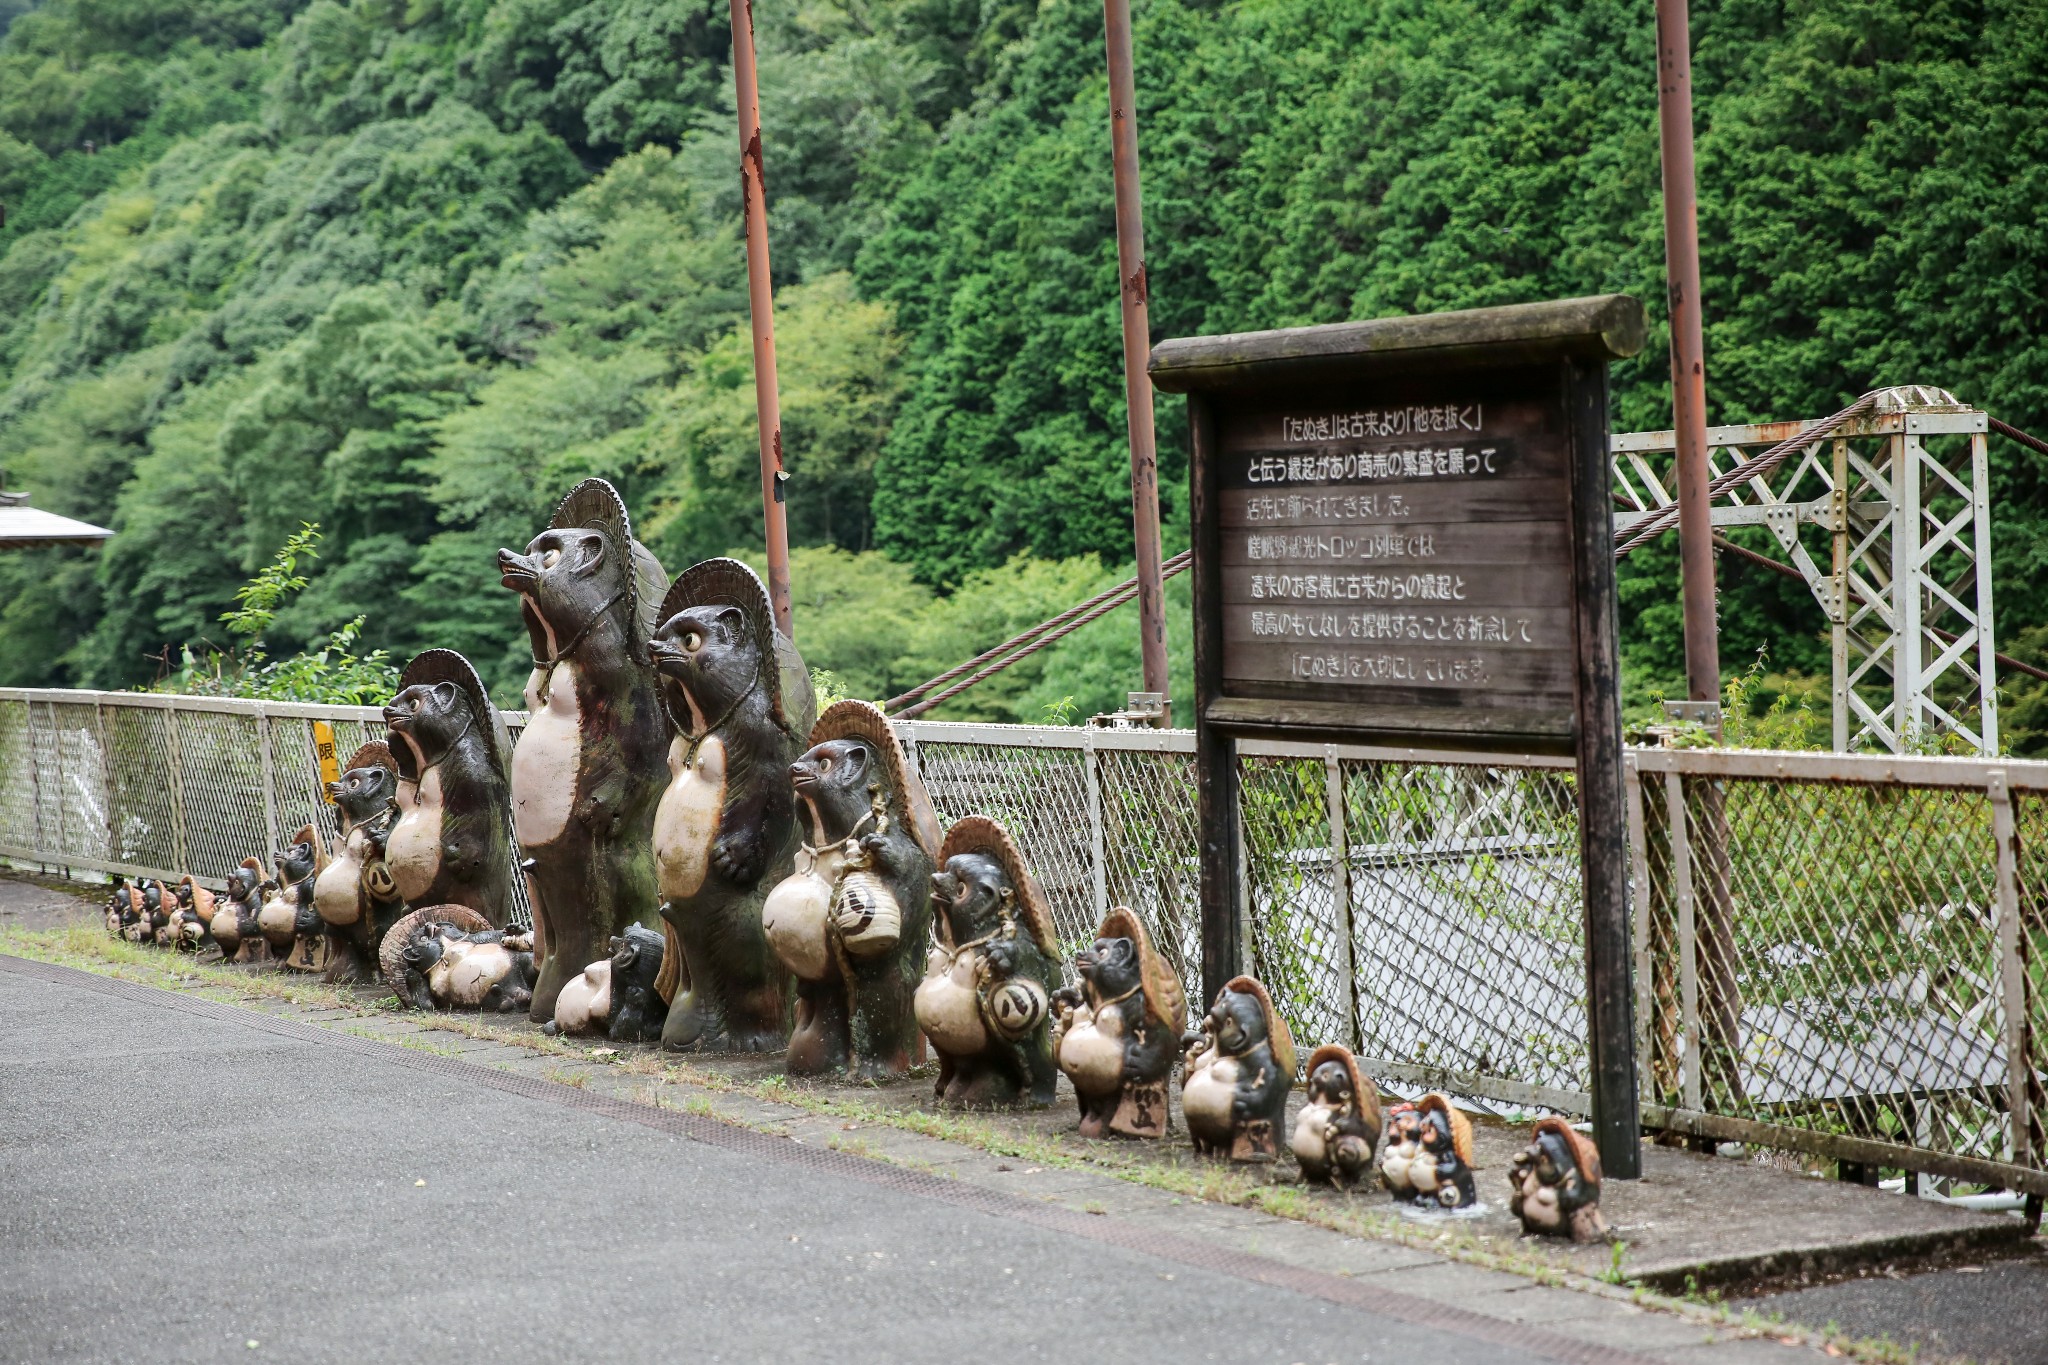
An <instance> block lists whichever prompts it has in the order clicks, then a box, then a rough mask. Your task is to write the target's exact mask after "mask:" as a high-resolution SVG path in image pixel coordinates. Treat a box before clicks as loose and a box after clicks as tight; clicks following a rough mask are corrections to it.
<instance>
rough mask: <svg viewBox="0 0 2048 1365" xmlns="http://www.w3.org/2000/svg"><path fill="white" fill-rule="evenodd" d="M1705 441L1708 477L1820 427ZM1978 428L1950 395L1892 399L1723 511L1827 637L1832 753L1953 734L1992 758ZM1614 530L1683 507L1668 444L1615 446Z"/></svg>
mask: <svg viewBox="0 0 2048 1365" xmlns="http://www.w3.org/2000/svg"><path fill="white" fill-rule="evenodd" d="M1816 425H1817V423H1815V422H1807V421H1799V422H1765V423H1758V424H1754V425H1748V426H1726V427H1710V428H1709V429H1708V432H1707V437H1708V444H1709V447H1710V449H1711V472H1710V475H1709V477H1711V478H1719V477H1721V476H1722V475H1724V474H1727V473H1730V472H1739V471H1740V470H1741V467H1742V465H1743V464H1744V463H1745V462H1748V461H1752V460H1754V459H1755V458H1756V456H1757V454H1758V453H1760V452H1761V451H1763V450H1765V449H1767V448H1769V447H1771V446H1774V445H1777V444H1779V443H1780V442H1783V441H1786V440H1789V439H1791V438H1793V437H1795V436H1797V435H1798V434H1799V433H1800V432H1802V431H1805V430H1809V429H1811V428H1813V427H1814V426H1816ZM1986 427H1987V419H1986V417H1985V414H1984V413H1983V412H1981V411H1979V410H1977V409H1975V408H1972V407H1970V406H1969V405H1967V404H1965V403H1961V402H1958V401H1957V400H1956V398H1955V397H1954V395H1952V394H1949V393H1947V392H1945V391H1943V390H1941V389H1934V388H1925V387H1920V386H1909V387H1903V388H1894V389H1886V390H1884V391H1883V392H1882V393H1880V394H1879V395H1878V398H1877V402H1876V404H1875V406H1874V408H1873V410H1872V411H1870V412H1868V413H1866V414H1865V415H1863V416H1862V417H1860V418H1856V419H1852V420H1851V421H1850V422H1848V423H1847V424H1845V425H1844V426H1842V427H1841V428H1840V429H1839V430H1837V431H1836V432H1834V433H1833V434H1832V435H1827V436H1824V437H1822V438H1821V439H1817V440H1816V441H1814V442H1813V444H1811V445H1810V446H1807V447H1805V448H1803V449H1800V450H1798V451H1796V452H1795V453H1794V454H1793V455H1792V456H1791V457H1790V458H1788V459H1786V460H1785V461H1784V462H1782V463H1781V464H1779V465H1777V467H1776V468H1775V469H1770V470H1765V471H1760V472H1759V473H1758V474H1757V476H1756V477H1754V478H1751V479H1749V480H1747V481H1745V482H1743V483H1741V484H1740V485H1738V487H1737V488H1736V489H1735V490H1734V491H1733V492H1732V493H1731V494H1730V496H1729V498H1728V501H1727V502H1726V503H1725V504H1723V505H1719V506H1716V507H1715V508H1714V509H1713V510H1714V526H1715V528H1716V529H1717V530H1719V531H1727V530H1732V529H1734V528H1737V527H1759V526H1760V527H1762V528H1763V529H1764V530H1766V531H1768V532H1769V533H1770V536H1771V543H1772V545H1773V546H1774V547H1775V549H1776V551H1777V557H1779V558H1781V559H1783V560H1784V561H1785V562H1786V563H1788V564H1790V565H1791V566H1792V567H1793V568H1795V569H1797V570H1798V571H1799V575H1800V577H1802V578H1803V579H1804V580H1805V581H1806V585H1807V587H1808V589H1809V590H1810V591H1811V592H1812V593H1813V598H1814V601H1815V602H1817V603H1818V604H1819V605H1820V609H1821V612H1822V613H1823V614H1824V615H1825V616H1826V618H1827V620H1828V623H1829V628H1830V633H1831V635H1832V646H1833V649H1832V654H1833V659H1832V664H1833V667H1832V672H1833V703H1834V705H1833V715H1834V747H1835V748H1836V750H1838V751H1841V752H1847V751H1849V750H1851V749H1856V748H1862V747H1865V746H1866V745H1870V744H1875V745H1877V746H1880V747H1882V748H1885V749H1888V750H1890V751H1892V752H1893V753H1901V752H1908V751H1911V750H1914V749H1916V748H1919V747H1921V746H1922V745H1924V744H1925V743H1926V741H1927V740H1928V739H1930V738H1931V737H1933V736H1935V735H1937V734H1943V733H1946V734H1953V735H1955V736H1958V737H1960V738H1961V739H1963V740H1965V741H1966V742H1967V743H1968V744H1970V746H1971V747H1973V748H1974V749H1976V750H1977V751H1978V752H1979V753H1984V754H1993V753H1996V752H1997V750H1998V697H1997V689H1998V675H1997V667H1996V660H1995V658H1994V653H1995V650H1996V647H1997V646H1996V643H1995V640H1996V636H1995V632H1994V626H1993V619H1994V618H1993V612H1992V601H1991V488H1990V478H1989V474H1988V471H1987V462H1986V450H1985V432H1986ZM1612 450H1613V461H1614V463H1613V471H1614V491H1615V515H1614V522H1615V528H1616V529H1617V530H1618V531H1626V530H1628V529H1629V528H1630V527H1632V526H1634V525H1635V524H1636V523H1638V522H1640V521H1641V520H1642V519H1643V518H1644V517H1645V516H1647V515H1649V514H1651V513H1653V512H1655V511H1656V510H1657V509H1659V508H1663V507H1667V506H1669V505H1670V504H1671V503H1672V502H1673V501H1674V500H1675V498H1676V496H1677V487H1676V466H1675V459H1674V450H1675V440H1674V436H1673V433H1671V432H1669V431H1645V432H1631V433H1627V434H1624V435H1617V436H1616V437H1614V439H1613V446H1612Z"/></svg>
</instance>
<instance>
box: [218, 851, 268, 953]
mask: <svg viewBox="0 0 2048 1365" xmlns="http://www.w3.org/2000/svg"><path fill="white" fill-rule="evenodd" d="M263 898H264V897H263V865H262V864H261V863H259V862H257V861H256V860H255V859H254V858H244V859H242V865H241V866H240V867H238V868H235V869H234V870H233V871H231V872H229V873H228V893H227V895H225V896H223V897H221V898H220V899H219V900H218V901H217V902H215V909H214V912H213V922H212V924H211V926H210V927H211V929H212V931H213V941H214V942H215V943H218V944H219V945H220V956H221V961H223V962H265V961H268V960H269V958H270V945H269V944H268V943H267V942H265V941H264V938H263V933H262V929H261V926H260V925H259V923H258V917H259V916H261V915H262V913H263Z"/></svg>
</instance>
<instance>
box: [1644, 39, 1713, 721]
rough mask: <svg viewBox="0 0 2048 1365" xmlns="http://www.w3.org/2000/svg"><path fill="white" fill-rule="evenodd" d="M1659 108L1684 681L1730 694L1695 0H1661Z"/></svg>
mask: <svg viewBox="0 0 2048 1365" xmlns="http://www.w3.org/2000/svg"><path fill="white" fill-rule="evenodd" d="M1657 112H1658V121H1659V123H1660V125H1661V127H1660V133H1661V135H1662V143H1663V151H1664V261H1665V266H1664V269H1665V279H1666V282H1667V288H1668V290H1669V293H1670V297H1671V425H1672V429H1673V432H1674V434H1675V436H1676V438H1677V443H1678V554H1679V563H1680V581H1681V583H1682V585H1683V591H1684V597H1685V681H1686V690H1687V695H1688V696H1690V697H1691V698H1692V700H1694V701H1703V702H1716V701H1719V700H1720V698H1721V645H1720V633H1719V629H1718V627H1717V625H1716V622H1715V619H1714V540H1713V537H1714V525H1713V510H1712V506H1711V501H1710V495H1709V493H1708V491H1707V483H1708V474H1707V365H1706V344H1705V342H1704V340H1703V339H1702V338H1701V336H1700V229H1699V212H1698V199H1697V195H1696V194H1695V192H1694V185H1693V162H1692V37H1691V30H1690V25H1689V22H1688V19H1687V15H1686V0H1657Z"/></svg>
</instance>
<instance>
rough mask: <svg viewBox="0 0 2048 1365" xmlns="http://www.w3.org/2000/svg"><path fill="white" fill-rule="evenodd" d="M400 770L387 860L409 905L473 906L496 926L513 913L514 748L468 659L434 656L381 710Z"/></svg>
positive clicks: (426, 657)
mask: <svg viewBox="0 0 2048 1365" xmlns="http://www.w3.org/2000/svg"><path fill="white" fill-rule="evenodd" d="M384 724H385V726H386V728H387V729H388V730H389V732H390V738H389V740H388V744H389V747H390V749H391V755H392V757H393V759H395V760H396V761H397V764H398V795H397V802H398V818H397V820H396V821H395V822H393V824H392V826H391V835H390V838H389V839H388V840H386V842H385V847H384V861H385V863H386V864H387V865H388V866H389V867H390V869H391V879H392V881H393V882H394V883H395V884H396V885H397V887H398V894H399V895H400V896H401V897H403V898H404V899H405V901H406V903H407V904H410V905H466V906H468V907H469V908H470V909H472V910H474V911H476V912H477V913H478V914H480V915H482V916H483V917H484V919H485V920H486V921H487V922H489V923H491V924H494V925H498V924H504V923H505V922H506V921H507V919H508V918H509V917H510V915H511V911H512V840H511V832H510V831H511V781H510V776H509V772H510V768H509V765H510V763H511V745H510V744H509V742H508V741H507V740H506V736H505V724H504V720H503V718H501V717H500V716H499V714H498V709H497V708H496V707H495V706H492V705H491V699H490V695H489V693H488V692H486V691H485V689H484V685H483V680H482V679H481V678H479V677H478V676H477V674H476V670H475V669H473V668H471V667H470V666H469V660H467V659H465V658H463V657H462V656H461V655H460V654H457V653H455V652H454V651H453V650H447V649H430V650H428V651H426V652H425V653H423V654H420V655H418V656H417V657H415V658H414V659H413V661H412V662H411V663H409V664H407V665H406V668H405V673H404V674H403V675H402V676H401V677H400V678H399V691H398V695H397V696H395V697H393V698H392V699H391V704H390V705H389V706H386V707H385V708H384Z"/></svg>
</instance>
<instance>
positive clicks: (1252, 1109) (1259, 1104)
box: [1180, 976, 1295, 1161]
mask: <svg viewBox="0 0 2048 1365" xmlns="http://www.w3.org/2000/svg"><path fill="white" fill-rule="evenodd" d="M1182 1042H1183V1043H1184V1044H1185V1046H1186V1051H1185V1053H1184V1055H1183V1060H1184V1061H1185V1062H1186V1064H1187V1070H1186V1071H1185V1072H1183V1073H1182V1078H1181V1087H1180V1105H1181V1115H1182V1117H1184V1118H1186V1119H1187V1122H1188V1136H1189V1137H1190V1138H1192V1139H1193V1140H1194V1144H1195V1150H1196V1151H1197V1152H1202V1153H1205V1154H1211V1155H1215V1156H1228V1157H1229V1158H1230V1159H1231V1160H1232V1161H1271V1160H1272V1159H1273V1158H1274V1156H1275V1155H1276V1154H1277V1152H1278V1135H1279V1133H1280V1131H1281V1129H1282V1127H1283V1126H1284V1125H1285V1124H1286V1122H1287V1092H1288V1091H1289V1090H1291V1089H1292V1088H1293V1086H1294V1065H1295V1055H1294V1038H1293V1035H1291V1034H1290V1033H1289V1032H1288V1031H1287V1021H1286V1020H1285V1019H1283V1018H1282V1017H1281V1016H1280V1011H1278V1010H1276V1009H1274V1008H1273V999H1272V997H1271V996H1269V995H1267V994H1266V988H1265V987H1264V986H1262V985H1260V984H1259V983H1258V982H1256V981H1254V980H1252V978H1250V977H1248V976H1236V977H1232V978H1231V979H1230V980H1229V981H1228V982H1227V983H1225V985H1224V987H1223V989H1222V990H1220V991H1218V992H1217V993H1216V1003H1215V1004H1214V1005H1212V1006H1210V1007H1209V1013H1208V1016H1207V1017H1206V1018H1204V1019H1203V1020H1202V1027H1201V1028H1200V1030H1198V1031H1196V1032H1194V1033H1190V1034H1188V1035H1187V1036H1186V1037H1184V1038H1183V1039H1182Z"/></svg>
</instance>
